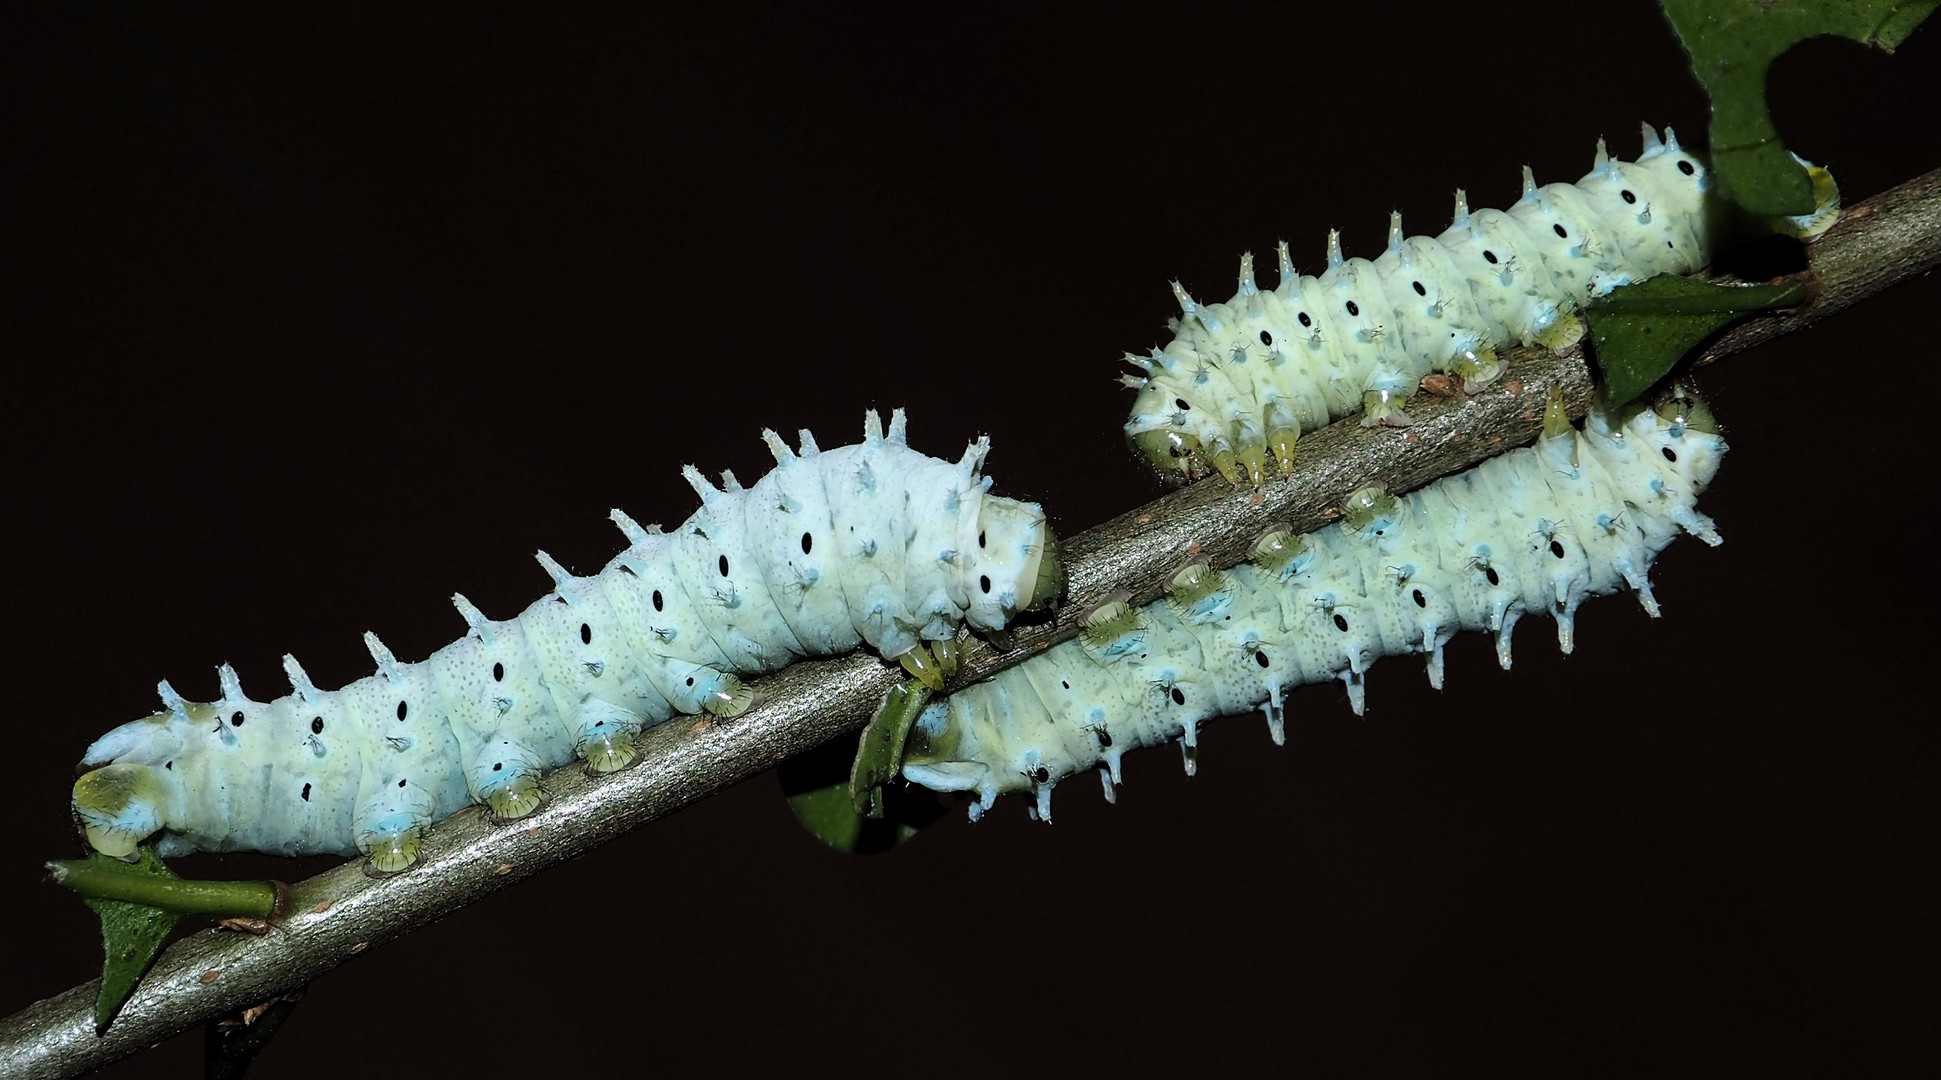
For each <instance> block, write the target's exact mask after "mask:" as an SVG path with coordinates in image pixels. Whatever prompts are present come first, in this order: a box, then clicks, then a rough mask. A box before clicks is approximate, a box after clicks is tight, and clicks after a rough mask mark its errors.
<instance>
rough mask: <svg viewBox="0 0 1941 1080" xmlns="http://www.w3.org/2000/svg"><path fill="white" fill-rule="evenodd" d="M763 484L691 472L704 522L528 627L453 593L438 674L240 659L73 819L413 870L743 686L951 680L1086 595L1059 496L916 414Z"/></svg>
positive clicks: (122, 762) (152, 721)
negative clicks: (317, 674)
mask: <svg viewBox="0 0 1941 1080" xmlns="http://www.w3.org/2000/svg"><path fill="white" fill-rule="evenodd" d="M762 438H763V439H764V441H765V442H766V443H767V444H768V447H769V450H770V451H771V452H772V453H773V455H774V457H775V462H776V466H775V468H774V469H772V470H771V471H770V472H769V473H768V474H767V475H765V476H763V477H762V478H761V479H760V480H759V481H757V482H755V483H754V484H753V485H750V486H749V487H746V488H744V487H742V486H741V485H740V484H739V483H738V482H737V481H736V480H735V478H734V475H733V474H732V473H724V474H723V475H722V485H721V487H719V488H717V487H715V486H714V485H713V484H711V483H710V482H709V481H708V480H707V479H706V478H704V477H703V476H702V475H701V473H700V472H699V471H698V470H696V469H695V468H694V467H693V466H688V467H687V468H686V469H685V470H684V471H683V475H684V477H685V478H686V479H687V480H688V482H689V483H690V484H691V485H693V487H694V489H695V491H696V492H697V493H698V494H699V495H700V497H701V502H702V505H701V509H700V510H699V511H697V512H696V513H695V514H694V515H693V516H692V517H690V518H689V519H688V520H687V521H686V522H684V523H683V524H682V525H681V526H680V527H678V528H677V529H675V530H673V531H672V532H662V531H661V530H660V527H659V526H647V527H642V526H640V525H638V524H636V523H635V522H634V521H633V520H632V519H631V518H629V517H628V516H627V515H626V514H624V513H622V512H620V511H618V510H615V511H614V512H613V515H612V516H613V520H614V522H615V523H616V524H617V525H618V526H619V527H620V529H621V531H622V532H623V533H624V534H625V535H626V538H627V548H626V550H625V551H623V552H621V553H620V554H619V555H617V556H615V557H614V558H613V559H612V561H610V562H609V563H608V564H607V565H606V567H605V568H604V569H602V570H601V571H599V572H598V573H596V574H593V575H590V576H586V577H579V576H575V575H574V574H572V573H570V572H568V571H567V570H566V569H565V568H564V567H563V566H561V565H560V564H559V563H558V562H557V561H555V560H554V559H552V558H551V557H550V556H548V555H547V554H546V553H544V552H540V553H539V554H538V559H539V562H540V564H541V565H542V566H544V567H545V569H546V571H547V572H548V573H549V574H550V575H551V576H552V578H553V581H554V588H553V590H552V591H551V592H549V593H547V594H546V595H545V596H542V597H540V598H539V599H538V600H536V601H534V602H533V603H532V604H531V605H530V606H529V607H527V608H526V609H525V610H524V611H523V612H522V613H520V614H519V615H517V616H514V617H513V618H510V619H506V620H503V621H496V620H493V619H490V618H488V617H486V616H485V615H484V614H483V613H482V612H481V611H480V610H479V609H478V608H477V607H476V606H474V605H473V604H472V603H471V602H470V601H469V600H467V599H466V598H465V597H464V596H462V595H457V596H454V597H453V598H452V601H453V603H454V605H455V606H456V607H457V608H458V611H459V613H460V614H461V615H462V616H463V617H464V619H465V622H466V623H467V625H468V626H469V628H470V629H469V631H468V632H467V633H466V635H465V636H463V637H461V638H459V639H458V640H457V641H455V642H453V643H452V644H450V645H448V646H446V647H444V648H442V649H439V650H437V651H436V652H434V653H433V654H432V655H431V656H430V657H429V658H428V659H426V660H424V661H421V662H418V663H405V662H401V661H399V660H398V659H397V658H396V657H395V656H393V655H392V654H391V651H390V650H389V649H388V648H386V647H385V645H384V644H383V642H382V641H380V640H379V639H378V637H377V636H376V635H375V634H370V633H366V634H365V636H364V641H365V645H366V646H367V648H368V649H369V651H370V653H371V656H372V659H373V660H374V661H375V662H376V665H377V672H376V673H375V674H373V675H371V676H368V677H366V678H362V679H358V680H356V681H354V682H352V683H351V684H349V685H347V686H345V687H343V688H341V689H337V690H321V689H319V688H318V687H317V686H316V685H314V684H313V683H312V682H311V680H310V678H309V676H308V675H307V674H306V673H305V672H304V670H303V668H302V666H301V665H300V664H298V663H297V661H296V659H295V658H294V657H291V656H288V655H286V656H285V657H284V660H283V666H284V671H285V673H286V674H287V676H288V678H289V681H290V685H291V691H292V692H291V693H289V694H286V695H284V696H282V697H279V698H276V699H274V700H270V701H259V700H256V699H254V698H251V697H250V696H248V695H247V694H246V693H245V692H244V691H243V688H242V686H241V683H240V681H239V679H238V677H237V675H236V672H235V671H234V670H233V669H231V668H230V667H229V666H228V665H226V664H225V665H223V666H222V667H221V668H220V669H219V670H218V675H219V678H220V683H221V697H220V699H219V700H216V701H213V702H190V701H186V700H184V699H183V698H182V696H181V695H180V694H178V693H176V692H175V691H174V690H173V689H172V688H171V687H170V686H169V684H168V683H167V682H166V681H164V682H163V683H162V684H161V685H160V687H159V690H160V693H161V697H162V701H163V706H164V707H163V709H162V711H161V712H158V713H156V714H154V715H152V716H149V717H146V718H144V719H141V720H137V721H133V722H131V723H127V724H124V725H122V726H120V727H117V728H115V729H114V730H112V731H110V732H108V733H107V734H106V735H104V736H102V737H101V738H100V739H99V740H97V741H96V742H95V743H94V744H93V745H92V746H90V747H89V748H88V750H87V752H86V753H85V755H84V756H83V759H82V767H83V768H85V769H88V770H89V771H87V772H86V773H84V774H83V775H82V776H81V777H80V778H79V779H78V780H77V781H76V782H75V785H74V791H73V807H74V811H75V813H76V815H77V816H78V818H79V819H80V821H81V823H82V825H83V827H84V831H85V834H86V837H87V840H88V843H89V844H90V845H91V846H92V847H94V849H95V850H97V851H100V852H103V853H105V854H108V855H116V856H125V855H128V854H130V853H132V852H133V851H134V849H135V847H136V845H137V844H138V843H139V842H141V841H142V840H144V839H146V838H148V837H150V836H151V835H154V834H156V833H160V834H161V838H160V841H159V843H158V845H157V849H158V851H159V853H160V854H162V855H163V856H170V855H178V854H185V853H187V852H190V851H195V850H218V851H221V850H254V851H263V852H271V853H275V854H282V855H299V854H318V853H330V854H343V855H349V854H353V853H361V854H363V855H365V856H368V857H369V858H370V860H371V864H372V866H373V867H375V868H376V869H378V870H380V871H385V872H394V871H399V870H403V869H406V868H408V867H409V866H410V865H412V864H413V863H414V862H415V861H416V858H417V851H418V846H419V842H420V836H421V834H422V832H423V829H424V828H425V827H426V826H428V825H430V824H432V823H434V822H436V821H439V820H442V819H443V818H445V817H447V816H449V815H450V814H452V813H454V812H455V811H457V810H458V809H460V808H462V807H465V806H467V805H471V804H474V803H482V804H484V805H485V806H486V807H487V809H488V810H489V811H490V812H491V813H492V814H494V815H496V816H497V817H499V818H502V819H513V818H518V817H522V816H524V815H526V814H529V813H531V812H532V811H533V810H534V809H536V808H537V807H538V806H539V805H540V804H541V802H542V800H543V791H542V788H541V787H540V783H539V780H540V776H541V774H542V773H543V772H544V771H546V770H548V769H551V768H556V767H558V766H561V765H564V764H566V763H568V762H570V761H572V760H574V759H575V758H578V759H579V760H581V761H583V762H584V763H585V766H586V768H587V769H588V770H589V771H591V772H594V773H605V772H611V771H614V770H617V769H620V768H624V767H625V766H626V765H628V764H629V763H631V762H632V761H633V760H634V758H635V757H636V751H635V747H634V740H635V737H636V736H637V735H638V734H639V732H640V731H641V730H642V729H643V728H645V727H647V726H649V725H651V724H654V723H657V722H659V721H661V720H665V719H667V718H668V717H670V716H672V715H675V714H677V713H680V714H696V713H701V712H704V711H705V712H708V713H711V714H713V715H716V716H721V717H732V716H736V715H739V714H741V713H742V712H745V711H746V710H747V709H748V708H749V707H750V706H751V705H752V704H753V702H754V698H755V694H754V692H753V690H752V688H750V687H749V686H747V685H746V684H745V683H743V682H742V681H741V676H744V675H755V674H761V673H766V672H771V671H774V670H776V669H778V668H781V667H783V666H784V665H786V664H788V663H789V662H790V661H792V660H793V659H795V658H797V657H802V656H826V655H831V654H836V653H842V652H847V651H849V650H851V649H853V648H855V647H856V646H857V645H859V644H861V643H865V642H866V643H867V644H869V645H870V647H872V648H874V649H876V650H877V651H878V652H880V653H881V654H882V655H883V656H885V657H887V658H891V659H896V660H899V661H901V662H902V663H903V664H904V666H905V667H906V668H908V669H909V670H910V671H911V672H912V673H913V674H917V675H919V676H921V677H924V678H926V679H927V680H928V681H931V682H933V683H936V684H938V685H941V682H940V675H939V669H940V668H941V669H942V670H944V671H948V670H950V669H951V668H952V666H953V664H954V650H955V645H954V641H955V638H956V635H957V633H958V629H959V627H960V626H965V625H967V626H969V627H970V628H972V629H975V630H981V631H987V632H989V631H997V630H1001V629H1002V628H1003V627H1004V626H1005V625H1006V624H1007V623H1008V622H1009V621H1010V620H1011V619H1013V618H1014V617H1016V616H1017V615H1018V614H1019V613H1020V612H1024V611H1029V610H1034V609H1037V608H1040V607H1043V606H1044V605H1046V604H1047V603H1049V602H1050V601H1051V600H1052V599H1053V598H1054V597H1055V595H1056V594H1057V593H1058V592H1059V591H1060V589H1061V587H1062V571H1061V569H1060V566H1059V561H1058V555H1057V545H1056V541H1055V538H1054V537H1053V536H1052V534H1051V532H1050V530H1049V529H1048V527H1047V526H1046V522H1045V515H1044V513H1043V511H1042V510H1041V509H1040V508H1039V507H1038V506H1037V504H1035V503H1028V502H1020V501H1017V500H1013V499H1007V498H1001V497H997V496H993V495H989V494H987V492H988V489H989V487H990V484H991V481H990V479H989V478H988V477H984V476H983V475H982V472H981V470H982V467H983V463H984V460H985V457H986V455H987V454H988V452H989V449H990V442H989V439H988V438H982V439H979V440H977V441H975V442H972V443H971V444H970V446H969V447H968V448H967V449H966V450H965V451H964V454H963V456H962V458H961V459H959V460H958V461H956V462H954V463H953V462H947V461H943V460H939V459H936V458H931V457H926V456H924V455H922V454H919V453H917V452H916V451H914V450H911V449H910V448H909V447H908V445H907V439H906V421H905V416H904V413H903V411H902V410H901V409H899V410H897V411H895V412H894V413H893V414H892V415H891V419H890V424H889V428H888V430H887V432H886V431H885V430H884V428H883V425H882V421H881V418H880V417H879V416H878V414H877V413H875V412H874V411H871V412H869V413H868V414H867V415H866V418H865V423H864V438H863V441H862V442H861V443H857V444H854V445H850V446H843V447H838V448H835V449H831V450H821V449H819V448H818V447H817V445H816V442H815V439H814V437H813V436H812V435H811V434H810V433H809V432H808V431H806V430H804V431H803V432H801V436H800V440H801V441H800V449H799V451H797V450H791V449H790V448H789V446H788V444H787V443H785V442H784V441H783V440H782V439H781V438H780V437H779V436H778V435H776V434H775V433H774V432H773V431H764V432H763V433H762Z"/></svg>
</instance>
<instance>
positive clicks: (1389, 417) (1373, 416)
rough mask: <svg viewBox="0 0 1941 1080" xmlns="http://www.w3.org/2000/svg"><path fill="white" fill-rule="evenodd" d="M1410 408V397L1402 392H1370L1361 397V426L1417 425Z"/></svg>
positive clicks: (1383, 390)
mask: <svg viewBox="0 0 1941 1080" xmlns="http://www.w3.org/2000/svg"><path fill="white" fill-rule="evenodd" d="M1408 408H1409V395H1408V394H1405V393H1403V392H1402V391H1400V390H1391V389H1385V388H1379V387H1378V388H1376V389H1374V390H1370V391H1368V392H1366V393H1364V394H1362V396H1361V426H1362V427H1408V426H1409V425H1410V424H1413V423H1415V418H1414V417H1411V416H1410V415H1409V412H1408Z"/></svg>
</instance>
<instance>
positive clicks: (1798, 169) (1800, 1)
mask: <svg viewBox="0 0 1941 1080" xmlns="http://www.w3.org/2000/svg"><path fill="white" fill-rule="evenodd" d="M1661 3H1662V5H1663V7H1664V9H1665V16H1666V18H1668V19H1670V20H1671V25H1672V29H1673V30H1675V31H1677V33H1678V39H1679V41H1680V42H1681V43H1683V45H1684V46H1685V52H1686V53H1687V54H1689V55H1690V56H1691V58H1692V72H1693V74H1694V75H1696V76H1697V77H1698V81H1699V83H1700V84H1702V85H1703V86H1704V87H1705V91H1706V93H1707V94H1709V95H1711V98H1712V131H1711V144H1712V145H1711V150H1712V168H1713V170H1714V171H1715V173H1716V174H1717V177H1718V181H1719V183H1720V184H1721V185H1722V187H1723V188H1724V190H1725V192H1726V194H1727V195H1728V196H1730V197H1731V198H1732V199H1733V201H1735V202H1737V203H1738V204H1739V205H1740V206H1742V207H1744V208H1745V209H1746V210H1747V211H1748V212H1750V213H1752V214H1754V215H1757V216H1759V217H1790V216H1794V215H1799V214H1811V213H1812V212H1813V211H1814V200H1813V184H1812V181H1811V180H1810V179H1809V178H1808V176H1807V172H1806V167H1805V166H1804V165H1802V164H1800V162H1799V161H1798V160H1797V159H1795V158H1794V157H1793V155H1792V153H1791V152H1789V151H1788V150H1787V149H1786V147H1785V145H1784V144H1783V143H1781V142H1780V139H1779V131H1778V129H1777V128H1775V127H1774V126H1773V122H1772V116H1771V115H1770V114H1769V113H1768V112H1767V110H1766V73H1767V70H1768V69H1769V68H1770V67H1771V66H1772V62H1773V61H1774V60H1776V59H1778V58H1779V56H1780V55H1781V54H1782V53H1784V52H1785V51H1786V50H1787V49H1790V48H1792V47H1793V45H1794V44H1795V43H1796V42H1800V41H1804V40H1806V39H1807V38H1812V37H1821V36H1825V35H1837V36H1839V37H1845V38H1851V39H1853V40H1855V41H1858V42H1860V43H1861V44H1863V45H1879V46H1881V47H1882V48H1884V49H1888V50H1892V49H1893V48H1894V47H1895V46H1897V45H1899V44H1900V43H1901V42H1902V41H1904V40H1906V38H1907V35H1909V34H1910V33H1913V31H1914V28H1915V27H1917V26H1919V25H1920V24H1921V22H1922V20H1924V19H1926V18H1927V17H1928V16H1929V15H1930V14H1932V13H1933V12H1934V8H1935V2H1934V0H1789V2H1787V3H1781V4H1776V3H1770V2H1763V0H1661Z"/></svg>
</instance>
